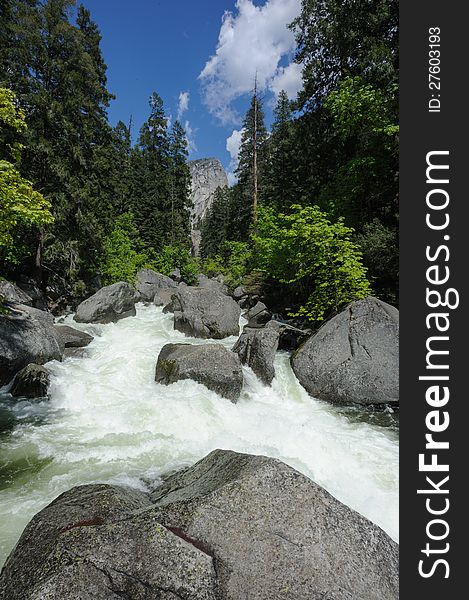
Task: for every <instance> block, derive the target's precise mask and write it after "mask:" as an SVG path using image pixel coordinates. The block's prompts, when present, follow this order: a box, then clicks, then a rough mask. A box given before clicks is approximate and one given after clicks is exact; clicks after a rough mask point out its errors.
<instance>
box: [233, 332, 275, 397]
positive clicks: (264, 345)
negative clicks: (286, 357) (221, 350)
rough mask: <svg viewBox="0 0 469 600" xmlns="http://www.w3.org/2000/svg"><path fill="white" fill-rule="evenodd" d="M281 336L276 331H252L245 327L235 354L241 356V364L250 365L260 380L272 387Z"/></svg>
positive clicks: (234, 347)
mask: <svg viewBox="0 0 469 600" xmlns="http://www.w3.org/2000/svg"><path fill="white" fill-rule="evenodd" d="M279 338H280V335H279V333H278V331H275V330H274V329H267V328H266V327H265V328H262V329H252V328H250V327H245V328H244V330H243V333H242V334H241V335H240V337H239V339H238V341H237V342H236V344H235V345H234V346H233V352H236V354H238V355H239V357H240V359H241V362H242V363H243V364H244V365H248V366H249V367H251V369H252V370H253V371H254V373H255V374H256V375H257V376H258V377H259V379H260V380H261V381H262V382H263V383H266V384H267V385H270V384H271V383H272V379H273V378H274V377H275V367H274V361H275V354H276V352H277V348H278V343H279Z"/></svg>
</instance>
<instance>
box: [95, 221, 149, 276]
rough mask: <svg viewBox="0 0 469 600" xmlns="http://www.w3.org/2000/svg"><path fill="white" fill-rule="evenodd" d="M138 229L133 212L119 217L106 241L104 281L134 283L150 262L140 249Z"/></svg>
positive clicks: (102, 267)
mask: <svg viewBox="0 0 469 600" xmlns="http://www.w3.org/2000/svg"><path fill="white" fill-rule="evenodd" d="M139 246H140V243H139V238H138V231H137V228H136V227H135V223H134V219H133V215H132V213H129V212H128V213H124V214H122V215H120V216H119V217H117V219H116V221H115V225H114V228H113V230H112V231H111V233H110V234H109V235H108V236H107V237H106V239H105V242H104V255H103V261H102V264H101V273H102V276H103V283H105V284H106V285H109V284H112V283H116V282H117V281H127V282H128V283H134V282H135V280H136V277H137V273H138V271H139V270H140V269H142V268H143V267H144V266H145V265H146V264H147V263H148V256H147V255H146V254H145V253H144V252H141V251H139Z"/></svg>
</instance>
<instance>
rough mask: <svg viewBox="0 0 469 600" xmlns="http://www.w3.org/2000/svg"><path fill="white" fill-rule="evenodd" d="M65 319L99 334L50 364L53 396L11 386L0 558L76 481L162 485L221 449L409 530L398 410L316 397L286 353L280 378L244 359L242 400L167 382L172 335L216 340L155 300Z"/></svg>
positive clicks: (392, 530)
mask: <svg viewBox="0 0 469 600" xmlns="http://www.w3.org/2000/svg"><path fill="white" fill-rule="evenodd" d="M65 323H67V324H69V325H71V326H72V327H75V328H77V329H81V330H83V331H87V332H88V333H91V334H92V335H93V336H95V338H94V340H93V342H92V343H91V344H90V345H89V346H88V348H86V350H85V356H84V357H82V358H68V359H66V360H64V362H62V363H59V362H55V361H54V362H51V363H49V364H48V368H49V369H50V371H51V373H52V381H51V387H50V394H49V395H50V397H49V399H47V400H44V401H42V402H38V401H37V400H36V401H24V400H23V401H17V400H14V399H13V398H11V396H9V395H8V393H7V390H6V389H5V388H4V389H3V390H0V427H1V429H0V566H1V565H2V564H3V562H4V560H5V559H6V557H7V555H8V554H9V552H10V551H11V549H12V548H13V546H14V545H15V543H16V541H17V540H18V538H19V536H20V535H21V532H22V530H23V529H24V527H25V526H26V524H27V523H28V521H29V520H30V519H31V517H32V516H33V515H34V514H36V513H37V512H38V511H39V510H41V509H42V508H43V507H44V506H46V505H47V504H48V503H49V502H51V501H52V500H53V499H54V498H56V497H57V496H58V495H59V494H61V493H62V492H64V491H66V490H67V489H69V488H71V487H73V486H75V485H79V484H84V483H94V482H105V483H114V484H121V485H130V486H133V487H136V488H138V489H141V490H151V489H154V488H155V487H156V486H157V485H158V483H159V482H160V477H161V476H162V475H164V474H167V473H168V472H171V471H174V470H176V469H179V468H181V467H185V466H189V465H191V464H193V463H194V462H196V461H197V460H199V459H200V458H203V457H204V456H205V455H206V454H208V453H209V452H210V451H211V450H214V449H215V448H225V449H231V450H236V451H239V452H249V453H253V454H264V455H268V456H272V457H276V458H279V459H281V460H283V461H284V462H286V463H287V464H289V465H291V466H292V467H294V468H296V469H297V470H298V471H301V472H302V473H304V474H305V475H307V476H308V477H310V478H311V479H313V480H314V481H316V482H317V483H319V484H320V485H322V486H323V487H325V488H326V489H327V490H328V491H329V492H330V493H331V494H333V495H334V496H335V497H336V498H338V499H339V500H341V501H342V502H343V503H344V504H347V505H348V506H350V507H351V508H353V509H355V510H357V511H358V512H360V513H361V514H363V515H364V516H366V517H368V518H369V519H370V520H372V521H373V522H375V523H376V524H378V525H379V526H380V527H382V528H383V529H384V530H385V531H386V532H387V533H388V534H389V535H390V536H391V537H392V538H394V539H395V540H397V539H398V458H399V445H398V430H397V426H396V422H395V419H394V417H393V415H391V414H386V413H380V414H377V415H376V414H375V415H373V414H371V415H370V414H369V413H365V412H364V411H361V410H358V409H341V408H338V407H335V406H332V405H330V404H328V403H325V402H322V401H320V400H316V399H314V398H311V397H310V396H309V395H308V394H307V393H306V391H305V390H304V389H303V388H302V387H301V386H300V384H299V383H298V381H297V380H296V378H295V376H294V375H293V372H292V370H291V368H290V364H289V356H288V354H287V353H283V352H279V353H278V354H277V358H276V363H275V369H276V376H275V379H274V381H273V384H272V387H267V386H265V385H263V384H262V383H261V382H260V381H259V380H258V379H257V378H256V376H255V375H254V374H253V372H252V371H251V370H250V369H249V368H246V367H243V369H244V377H245V386H244V390H243V394H242V397H241V399H240V400H239V402H238V403H237V404H232V403H231V402H230V401H229V400H226V399H224V398H221V397H220V396H218V395H217V394H215V393H214V392H211V391H209V390H207V389H206V388H205V387H204V386H202V385H200V384H197V383H195V382H193V381H181V382H178V383H175V384H173V385H171V386H163V385H160V384H157V383H155V381H154V375H155V365H156V360H157V357H158V353H159V351H160V350H161V348H162V347H163V346H164V344H166V343H168V342H189V343H195V344H200V343H207V340H199V339H192V338H187V337H186V336H184V335H183V334H182V333H179V332H177V331H174V328H173V317H172V315H171V314H166V315H165V314H163V312H162V309H161V308H157V307H155V306H144V305H142V304H139V305H137V316H136V317H130V318H127V319H123V320H121V321H119V322H117V323H112V324H109V325H79V324H77V323H75V322H74V321H73V319H72V317H71V316H69V317H67V318H66V319H65ZM235 341H236V338H234V337H233V338H227V339H225V340H222V341H221V343H223V344H224V345H226V346H227V347H228V348H231V347H232V346H233V344H234V342H235ZM209 342H210V343H220V342H219V341H214V340H213V341H211V340H210V341H209Z"/></svg>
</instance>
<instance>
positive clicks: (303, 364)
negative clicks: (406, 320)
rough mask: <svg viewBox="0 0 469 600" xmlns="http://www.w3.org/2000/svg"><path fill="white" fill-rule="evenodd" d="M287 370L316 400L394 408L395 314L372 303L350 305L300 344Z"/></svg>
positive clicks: (396, 370) (396, 392) (385, 306)
mask: <svg viewBox="0 0 469 600" xmlns="http://www.w3.org/2000/svg"><path fill="white" fill-rule="evenodd" d="M292 367H293V371H294V372H295V375H296V376H297V378H298V380H299V382H300V383H301V384H302V385H303V387H305V388H306V390H307V391H308V392H309V393H310V394H311V395H312V396H315V397H316V398H321V399H322V400H328V401H329V402H335V403H356V404H370V405H371V404H375V405H379V404H381V405H383V404H390V405H394V404H398V402H399V311H398V310H397V309H396V308H394V307H393V306H390V305H389V304H386V303H385V302H381V300H377V299H376V298H373V297H368V298H365V299H364V300H358V301H356V302H352V303H351V304H350V305H349V306H348V307H347V308H346V309H345V310H343V311H342V312H341V313H339V314H338V315H336V316H335V317H333V318H332V319H330V321H327V322H326V323H325V324H324V325H323V326H322V327H321V328H320V329H319V330H318V331H317V332H316V333H315V334H314V335H312V336H311V337H310V338H309V339H308V341H307V342H306V343H305V344H303V346H302V347H301V348H300V349H299V350H298V351H297V352H296V354H294V355H293V357H292Z"/></svg>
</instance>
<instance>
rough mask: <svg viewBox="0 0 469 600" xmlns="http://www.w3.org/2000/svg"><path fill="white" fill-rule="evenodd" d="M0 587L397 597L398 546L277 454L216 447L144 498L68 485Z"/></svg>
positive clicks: (11, 599)
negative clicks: (276, 458) (239, 451)
mask: <svg viewBox="0 0 469 600" xmlns="http://www.w3.org/2000/svg"><path fill="white" fill-rule="evenodd" d="M25 565H27V568H25ZM0 589H2V590H3V591H2V592H0V598H2V600H3V599H5V600H6V599H8V600H40V599H41V600H42V599H45V598H47V599H48V600H72V599H73V600H76V599H77V598H82V599H85V598H90V599H91V598H100V600H108V599H109V600H110V599H115V600H117V598H128V599H129V600H153V599H155V600H156V599H158V598H160V599H162V598H165V599H167V600H169V599H170V598H171V599H172V598H187V599H189V598H190V599H191V600H215V599H217V600H239V599H240V598H250V599H252V600H324V599H325V598H327V599H328V600H377V599H378V598H379V600H397V599H398V594H399V591H398V546H397V544H395V543H394V542H393V541H392V540H391V539H390V538H389V537H388V536H387V535H386V534H385V533H384V532H383V531H382V530H381V529H380V528H379V527H377V526H376V525H373V524H372V523H371V522H370V521H368V520H367V519H365V518H364V517H362V516H361V515H359V514H358V513H356V512H354V511H353V510H351V509H349V508H347V507H346V506H344V505H343V504H342V503H341V502H339V501H338V500H336V499H335V498H334V497H333V496H331V495H330V494H329V493H328V492H326V491H325V490H324V489H323V488H321V487H320V486H318V485H317V484H315V483H314V482H313V481H311V480H310V479H308V478H307V477H305V476H304V475H301V474H300V473H299V472H297V471H295V470H294V469H292V468H291V467H289V466H287V465H285V464H284V463H282V462H280V461H279V460H275V459H273V458H267V457H264V456H252V455H247V454H239V453H236V452H231V451H227V450H215V451H214V452H212V453H210V454H209V455H208V456H206V457H205V458H204V459H202V460H201V461H199V462H198V463H197V464H195V465H194V466H192V467H190V468H189V469H185V470H183V471H180V472H178V473H176V474H174V475H172V476H171V477H169V478H168V479H167V480H166V482H165V483H164V484H163V485H162V486H161V487H159V488H157V489H156V490H155V491H154V492H153V494H152V495H151V496H150V495H147V494H145V493H143V492H137V491H132V490H130V489H126V488H119V487H117V486H110V485H87V486H81V487H78V488H74V489H72V490H70V491H69V492H66V493H65V494H63V495H62V496H60V497H59V498H57V499H56V500H55V501H54V502H52V504H50V505H49V506H48V507H46V508H45V509H44V510H42V511H41V512H40V513H38V514H37V515H36V516H35V517H34V518H33V519H32V520H31V522H30V523H29V525H28V526H27V527H26V529H25V531H24V532H23V535H22V537H21V539H20V541H19V542H18V544H17V546H16V548H15V549H14V551H13V553H12V554H11V555H10V557H9V559H8V560H7V562H6V564H5V567H4V570H3V572H2V575H1V578H0Z"/></svg>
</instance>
